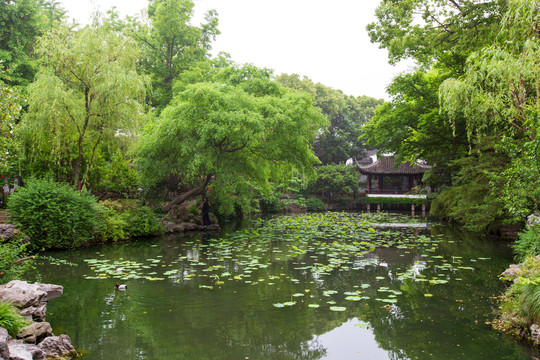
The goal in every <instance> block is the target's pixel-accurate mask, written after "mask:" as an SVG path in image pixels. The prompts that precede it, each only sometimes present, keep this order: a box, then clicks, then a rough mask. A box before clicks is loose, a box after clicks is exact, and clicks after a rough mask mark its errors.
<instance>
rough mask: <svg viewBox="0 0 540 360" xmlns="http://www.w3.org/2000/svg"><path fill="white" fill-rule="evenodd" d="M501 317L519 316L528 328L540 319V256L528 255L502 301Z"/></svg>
mask: <svg viewBox="0 0 540 360" xmlns="http://www.w3.org/2000/svg"><path fill="white" fill-rule="evenodd" d="M501 310H502V312H503V314H502V316H501V318H502V319H505V318H509V317H518V318H519V319H522V320H521V321H518V323H520V324H521V325H522V326H524V327H525V328H528V327H529V326H530V325H532V324H535V323H537V322H538V321H539V320H540V258H538V257H528V258H527V259H526V260H525V262H524V263H523V264H521V267H520V269H519V270H518V273H517V278H516V279H514V283H513V284H512V285H511V286H510V288H509V289H508V290H507V291H506V293H505V295H504V297H503V298H502V301H501Z"/></svg>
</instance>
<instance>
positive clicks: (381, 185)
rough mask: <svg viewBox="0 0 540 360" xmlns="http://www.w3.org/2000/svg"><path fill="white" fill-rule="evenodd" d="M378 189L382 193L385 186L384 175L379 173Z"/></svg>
mask: <svg viewBox="0 0 540 360" xmlns="http://www.w3.org/2000/svg"><path fill="white" fill-rule="evenodd" d="M378 183H379V184H378V190H379V192H380V193H382V192H383V189H384V186H383V176H382V175H379V181H378Z"/></svg>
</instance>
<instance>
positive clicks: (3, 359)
mask: <svg viewBox="0 0 540 360" xmlns="http://www.w3.org/2000/svg"><path fill="white" fill-rule="evenodd" d="M8 337H9V334H8V332H7V330H6V329H4V328H2V327H0V360H9V347H8V343H7V340H8Z"/></svg>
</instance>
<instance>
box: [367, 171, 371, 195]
mask: <svg viewBox="0 0 540 360" xmlns="http://www.w3.org/2000/svg"><path fill="white" fill-rule="evenodd" d="M367 192H368V194H370V193H371V175H368V176H367Z"/></svg>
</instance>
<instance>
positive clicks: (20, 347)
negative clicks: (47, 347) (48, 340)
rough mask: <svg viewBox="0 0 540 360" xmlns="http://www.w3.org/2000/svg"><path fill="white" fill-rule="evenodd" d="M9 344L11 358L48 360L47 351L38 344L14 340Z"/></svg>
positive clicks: (15, 359)
mask: <svg viewBox="0 0 540 360" xmlns="http://www.w3.org/2000/svg"><path fill="white" fill-rule="evenodd" d="M8 346H9V356H10V357H9V360H46V355H45V352H44V351H43V350H41V349H40V348H39V347H38V346H36V345H31V344H24V343H23V342H22V341H19V340H13V341H10V342H9V343H8Z"/></svg>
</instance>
